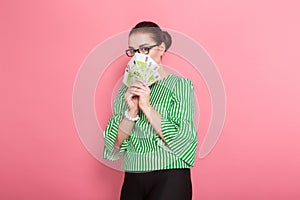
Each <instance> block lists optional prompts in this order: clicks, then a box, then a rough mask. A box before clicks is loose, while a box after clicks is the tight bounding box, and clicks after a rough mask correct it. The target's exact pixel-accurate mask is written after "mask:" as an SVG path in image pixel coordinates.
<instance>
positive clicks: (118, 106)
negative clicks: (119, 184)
mask: <svg viewBox="0 0 300 200" xmlns="http://www.w3.org/2000/svg"><path fill="white" fill-rule="evenodd" d="M127 91H128V90H127V87H126V86H124V85H123V86H122V87H121V88H120V90H119V93H118V95H117V96H116V99H115V100H114V112H113V116H112V117H111V118H110V120H109V122H108V125H107V127H106V129H105V130H104V133H103V136H104V152H103V158H104V159H108V160H113V161H114V160H118V159H120V157H121V155H122V153H123V152H124V151H125V150H126V149H127V147H128V144H129V140H130V137H129V135H130V133H131V130H132V129H133V127H134V122H132V121H130V120H128V119H126V118H124V112H125V110H126V109H127V108H128V105H127V103H126V101H125V99H124V98H125V95H126V94H127ZM136 113H137V111H136V110H135V109H130V110H129V115H130V116H132V117H134V116H136Z"/></svg>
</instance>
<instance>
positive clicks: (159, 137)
mask: <svg viewBox="0 0 300 200" xmlns="http://www.w3.org/2000/svg"><path fill="white" fill-rule="evenodd" d="M171 43H172V39H171V36H170V35H169V34H168V33H167V32H166V31H162V30H161V29H160V27H159V26H158V25H157V24H155V23H153V22H149V21H144V22H140V23H138V24H137V25H136V26H135V27H134V28H133V29H132V30H131V31H130V33H129V39H128V44H129V49H128V50H126V54H127V55H128V56H129V57H132V56H134V54H135V53H136V52H139V53H143V54H148V55H149V56H150V57H151V58H152V59H153V60H154V61H155V62H156V63H157V64H159V66H160V68H159V74H160V76H161V79H160V80H158V81H157V82H155V83H154V84H153V85H151V86H149V87H148V86H147V85H146V84H145V82H143V81H142V80H137V81H135V82H134V83H132V84H131V85H130V86H129V87H127V86H126V85H122V86H121V88H120V90H119V93H118V95H117V96H116V99H115V101H114V113H113V116H112V117H111V118H110V120H109V122H108V125H107V127H106V129H105V131H104V143H105V146H104V154H103V157H104V158H105V159H108V160H118V159H119V158H120V157H121V156H123V161H122V167H123V169H124V170H125V176H124V182H123V186H122V190H121V200H152V199H153V200H160V199H162V200H177V199H178V200H191V199H192V183H191V176H190V167H192V166H193V165H194V159H195V154H196V148H197V144H198V136H197V133H196V129H195V125H194V88H193V84H192V82H191V81H190V80H189V79H187V78H183V77H180V76H178V75H175V74H171V73H168V72H167V71H166V69H165V68H164V66H163V65H162V56H163V54H164V53H165V52H166V51H167V50H168V48H169V47H170V46H171ZM137 172H138V173H137Z"/></svg>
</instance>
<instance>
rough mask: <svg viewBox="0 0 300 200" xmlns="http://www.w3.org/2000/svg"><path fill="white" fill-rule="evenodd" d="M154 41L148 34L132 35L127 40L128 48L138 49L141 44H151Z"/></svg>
mask: <svg viewBox="0 0 300 200" xmlns="http://www.w3.org/2000/svg"><path fill="white" fill-rule="evenodd" d="M153 43H154V41H153V39H152V38H151V34H150V33H133V34H131V35H130V36H129V38H128V46H130V47H133V48H138V47H139V46H140V45H143V44H151V45H152V44H153Z"/></svg>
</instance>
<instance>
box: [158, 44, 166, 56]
mask: <svg viewBox="0 0 300 200" xmlns="http://www.w3.org/2000/svg"><path fill="white" fill-rule="evenodd" d="M158 47H159V49H160V53H161V54H160V56H162V55H163V54H164V53H165V50H166V45H165V43H164V42H162V43H161V44H160V45H159V46H158Z"/></svg>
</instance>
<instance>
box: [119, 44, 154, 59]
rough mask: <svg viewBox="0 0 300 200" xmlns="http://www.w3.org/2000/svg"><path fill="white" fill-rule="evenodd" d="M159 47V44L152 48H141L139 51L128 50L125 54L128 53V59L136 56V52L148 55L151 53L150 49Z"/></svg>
mask: <svg viewBox="0 0 300 200" xmlns="http://www.w3.org/2000/svg"><path fill="white" fill-rule="evenodd" d="M158 45H159V44H155V45H152V46H149V47H140V48H138V49H127V50H125V52H126V55H127V56H128V57H132V56H134V54H135V53H136V52H139V53H143V54H148V53H149V51H150V49H152V48H153V47H156V46H158Z"/></svg>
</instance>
